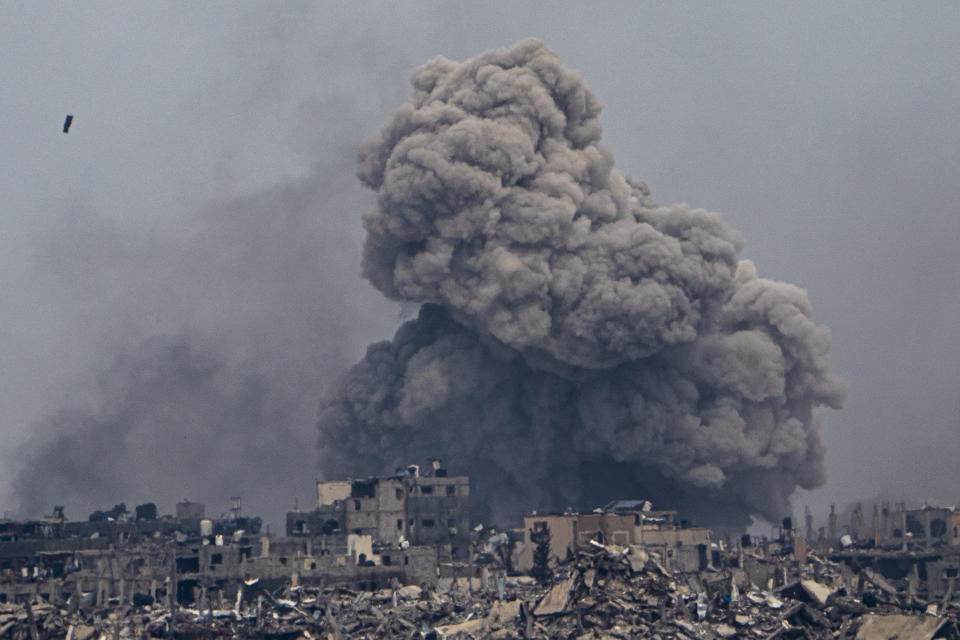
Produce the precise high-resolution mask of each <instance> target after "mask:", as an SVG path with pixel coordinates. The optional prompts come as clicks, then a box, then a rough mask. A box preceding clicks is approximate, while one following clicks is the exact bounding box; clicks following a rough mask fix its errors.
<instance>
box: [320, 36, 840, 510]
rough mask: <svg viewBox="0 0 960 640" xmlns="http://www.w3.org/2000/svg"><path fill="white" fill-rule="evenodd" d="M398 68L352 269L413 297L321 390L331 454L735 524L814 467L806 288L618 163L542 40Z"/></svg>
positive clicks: (324, 438) (811, 479) (835, 400)
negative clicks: (440, 468)
mask: <svg viewBox="0 0 960 640" xmlns="http://www.w3.org/2000/svg"><path fill="white" fill-rule="evenodd" d="M412 85H413V95H412V97H411V98H410V100H409V101H408V102H407V103H406V104H404V105H402V106H401V107H400V108H399V109H398V110H397V111H396V112H395V113H394V114H393V115H392V117H391V118H390V120H389V121H388V122H387V124H386V125H385V126H384V127H383V129H382V130H381V132H380V133H379V134H378V135H376V136H374V137H372V138H370V139H368V140H366V141H365V142H364V143H363V145H362V146H361V148H360V152H359V156H358V169H357V174H358V177H359V178H360V180H361V181H362V182H363V183H364V184H365V185H366V186H368V187H369V188H371V189H372V190H373V191H374V192H375V193H376V199H375V202H374V203H373V205H372V206H371V207H370V208H369V209H368V210H367V211H366V212H365V213H364V215H363V222H364V227H365V229H366V232H367V236H366V241H365V245H364V253H363V272H364V275H365V277H366V278H367V279H368V280H369V281H370V282H371V283H372V284H373V285H374V286H375V287H377V289H379V290H380V291H381V292H382V293H383V294H384V295H386V296H387V297H389V298H392V299H396V300H402V301H406V302H414V303H423V307H422V308H421V312H420V315H419V317H418V318H417V319H415V320H412V321H410V322H408V323H407V324H405V325H404V326H403V327H401V329H400V330H399V331H398V332H397V334H396V335H395V336H394V338H393V340H391V341H388V342H382V343H377V344H375V345H372V346H371V347H370V348H369V349H368V352H367V355H366V357H365V358H364V359H363V360H362V361H361V362H360V363H359V364H357V365H356V366H355V367H353V368H352V369H351V370H350V371H349V372H348V373H347V374H346V376H345V377H344V378H343V380H342V381H341V383H340V384H339V386H337V387H336V388H335V389H333V390H332V391H331V393H330V394H329V395H328V397H327V398H326V399H325V401H324V403H323V406H322V408H321V411H320V418H319V429H320V452H321V469H322V471H323V472H324V473H325V474H326V475H328V476H330V477H336V476H339V475H342V474H349V473H369V472H371V471H373V470H378V469H380V470H382V469H383V468H393V467H394V466H399V465H401V464H403V463H406V462H407V461H409V460H411V459H420V458H422V457H423V456H424V455H437V456H440V457H442V458H445V459H447V460H449V462H450V464H451V467H453V468H454V469H460V470H463V471H466V472H467V473H469V474H470V475H471V476H473V484H474V488H475V491H474V494H475V496H476V499H475V500H474V509H475V511H476V512H477V515H480V516H482V517H491V516H492V517H495V518H507V517H515V516H516V515H518V514H519V512H520V511H523V510H529V509H530V508H545V507H553V508H558V507H563V506H565V505H567V504H577V505H579V506H588V504H589V503H592V504H596V503H599V502H602V501H604V500H605V499H607V498H610V497H645V498H647V497H649V498H652V499H654V500H656V501H657V502H658V503H659V504H662V505H664V506H666V505H676V506H678V507H680V508H685V509H687V510H688V511H690V512H691V515H693V516H695V517H697V518H698V519H699V520H700V521H702V522H705V523H709V524H715V525H716V524H725V525H731V526H738V525H741V524H744V523H746V522H748V521H749V516H750V515H751V514H759V515H762V516H765V517H767V518H771V519H772V518H778V517H779V516H780V515H781V514H782V513H785V512H786V511H785V510H786V509H787V508H788V502H789V497H790V495H791V494H792V493H793V491H794V490H795V489H796V488H798V487H803V488H813V487H816V486H819V485H820V484H822V483H823V482H824V480H825V472H824V464H823V456H824V447H823V444H822V442H821V438H820V435H819V431H818V423H817V417H816V408H817V407H819V406H827V407H831V408H839V407H840V406H841V404H842V402H843V399H844V396H845V385H844V383H843V382H842V380H840V379H839V378H838V376H837V375H835V374H834V373H833V372H832V371H831V367H830V359H829V352H830V333H829V330H828V329H827V328H826V327H823V326H821V325H817V324H816V323H814V322H813V320H812V307H811V305H810V302H809V300H808V298H807V296H806V293H805V292H804V291H803V290H802V289H800V288H798V287H796V286H793V285H790V284H786V283H780V282H773V281H770V280H766V279H763V278H761V277H759V276H758V275H757V273H756V269H755V268H754V266H753V264H752V263H750V262H749V261H747V260H741V259H740V257H739V254H740V251H741V250H742V248H743V240H742V239H741V237H740V236H739V234H738V233H737V232H736V231H734V230H733V229H731V228H730V227H728V226H727V225H726V224H725V223H724V222H723V220H722V219H721V218H720V217H719V216H718V215H717V214H714V213H711V212H709V211H706V210H703V209H696V208H691V207H689V206H687V205H684V204H675V205H661V204H658V203H657V202H656V201H655V200H654V199H653V197H652V196H651V193H650V190H649V189H648V188H647V186H646V185H645V184H644V183H642V182H640V181H638V180H634V179H632V178H631V177H630V176H629V175H627V174H626V173H624V172H622V171H620V170H618V169H617V168H615V166H614V156H613V152H612V151H611V150H609V149H608V148H606V147H604V146H602V145H601V134H602V131H601V128H600V124H599V115H600V110H601V109H600V105H599V103H598V101H597V99H596V98H595V97H594V96H593V94H592V93H591V92H590V90H589V88H588V87H587V86H586V84H585V83H584V81H583V79H582V78H581V77H580V76H579V75H578V74H577V73H575V72H572V71H570V70H568V69H566V68H565V67H564V66H563V64H562V62H561V61H560V59H559V58H558V57H557V56H556V55H555V54H554V53H553V52H552V51H551V50H550V49H549V48H547V47H546V46H545V45H544V44H543V43H542V42H540V41H538V40H525V41H522V42H519V43H517V44H516V45H514V46H512V47H508V48H504V49H498V50H495V51H488V52H486V53H483V54H481V55H479V56H477V57H475V58H472V59H470V60H467V61H465V62H463V63H456V62H453V61H451V60H448V59H446V58H442V57H438V58H435V59H433V60H431V61H429V62H428V63H426V64H425V65H423V66H422V67H420V68H419V69H418V70H416V71H415V72H414V74H413V77H412ZM507 496H510V497H507ZM589 506H592V505H589Z"/></svg>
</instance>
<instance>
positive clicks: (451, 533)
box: [287, 464, 470, 564]
mask: <svg viewBox="0 0 960 640" xmlns="http://www.w3.org/2000/svg"><path fill="white" fill-rule="evenodd" d="M287 535H288V536H295V537H305V538H310V539H311V540H313V543H314V544H315V545H317V546H318V547H319V548H320V549H323V550H328V551H329V552H333V553H337V552H339V551H342V550H344V549H347V548H348V547H350V545H351V543H353V544H357V545H365V547H366V548H367V549H368V550H367V551H366V553H365V554H364V555H365V559H366V560H367V561H370V562H373V563H375V564H381V563H386V564H389V563H390V562H391V559H390V553H386V554H384V553H382V550H388V551H389V550H392V549H396V548H398V547H406V546H429V547H434V548H436V549H437V550H438V553H439V554H440V560H441V561H444V562H450V561H467V560H469V559H470V480H469V479H468V478H467V477H466V476H448V475H447V472H446V470H445V469H443V468H442V467H440V466H439V464H436V465H435V466H434V468H433V470H432V472H430V473H421V472H420V468H419V467H418V466H416V465H411V466H410V467H408V468H406V469H403V470H399V471H398V472H397V474H395V475H393V476H388V477H375V478H364V479H357V480H345V481H336V482H317V508H316V509H315V510H314V511H311V512H300V511H295V512H291V513H288V514H287Z"/></svg>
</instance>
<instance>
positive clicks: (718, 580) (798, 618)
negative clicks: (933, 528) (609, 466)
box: [0, 544, 960, 640]
mask: <svg viewBox="0 0 960 640" xmlns="http://www.w3.org/2000/svg"><path fill="white" fill-rule="evenodd" d="M552 573H553V575H552V577H550V578H549V579H548V580H546V583H545V584H540V583H538V582H537V581H536V580H534V579H533V578H531V577H528V576H519V577H509V576H506V575H504V574H502V573H501V574H499V575H494V574H491V573H489V572H484V573H482V574H481V577H459V578H451V577H448V578H440V579H439V580H438V581H437V584H436V586H423V587H421V586H416V585H407V586H401V585H400V584H399V583H396V582H395V583H394V584H393V585H392V587H391V588H386V589H381V590H378V591H360V590H354V589H348V588H345V587H338V586H309V585H301V584H297V581H296V580H294V581H291V582H287V583H286V584H282V585H280V586H278V587H276V588H271V587H268V585H267V584H265V583H261V582H259V581H253V580H252V581H248V582H247V583H246V584H244V585H242V586H241V587H240V588H239V589H238V591H237V593H236V597H235V599H231V600H232V602H231V601H228V602H229V604H232V605H233V606H232V607H230V608H227V607H223V597H222V596H223V594H220V596H221V597H220V604H221V607H220V608H214V606H213V604H212V603H213V600H214V599H213V598H208V599H206V600H205V601H206V602H207V603H208V604H207V605H206V606H205V607H199V608H189V607H174V609H173V611H172V612H171V609H170V606H169V603H160V602H157V603H150V604H144V603H140V604H139V606H134V605H132V604H130V605H121V604H119V603H118V602H116V601H115V600H114V601H112V602H108V603H107V604H106V606H103V607H94V608H92V607H86V606H83V603H82V602H80V601H79V600H75V599H71V600H70V601H68V602H67V603H66V604H65V605H63V606H60V607H58V606H55V605H52V604H50V603H47V602H38V601H25V602H22V603H6V604H2V605H0V638H11V639H16V640H26V639H27V638H29V639H30V640H50V639H54V638H65V639H66V640H114V639H119V638H218V637H235V638H275V639H280V638H285V639H286V638H289V639H290V640H293V639H295V638H303V639H304V640H319V639H320V638H323V639H329V640H345V639H348V638H371V639H373V638H411V639H413V638H421V639H426V640H439V639H441V638H451V639H452V638H494V639H503V640H506V639H512V638H565V639H567V638H569V639H578V640H580V639H587V638H598V639H599V638H604V639H625V638H659V639H661V640H667V639H668V638H669V639H694V638H697V639H700V638H757V639H773V638H783V639H794V638H804V639H807V638H840V639H844V638H850V639H852V638H863V639H871V638H893V637H896V638H898V639H899V640H909V639H913V638H917V639H920V638H958V637H960V634H958V631H957V621H956V615H955V613H954V612H952V611H950V609H949V606H948V605H949V603H948V602H944V603H939V604H927V603H925V602H923V601H919V600H917V599H916V598H915V597H914V596H911V595H909V594H905V593H903V592H902V591H900V590H898V589H896V588H895V587H893V586H891V585H890V584H888V583H887V582H886V581H884V580H883V578H881V577H879V576H878V575H876V574H875V573H873V572H869V571H865V572H862V573H861V574H859V575H856V576H854V577H853V578H854V579H853V580H852V581H851V580H849V579H847V578H845V577H844V576H843V575H842V572H841V571H840V568H839V566H838V565H832V563H829V562H828V561H825V560H820V559H818V558H816V557H815V556H814V557H812V558H808V562H807V563H806V564H804V565H803V566H802V571H801V573H813V574H816V577H817V579H814V578H812V577H802V576H799V577H798V578H797V579H796V580H793V581H791V582H788V583H787V584H784V585H781V586H780V587H778V588H776V589H774V588H771V587H770V586H769V585H768V587H767V588H766V589H760V588H758V587H757V586H755V585H753V584H752V583H751V581H750V579H749V577H748V575H747V573H746V572H744V571H743V570H742V569H741V568H739V567H735V566H734V567H730V568H723V569H714V568H710V569H706V570H702V571H698V572H691V573H673V572H670V571H668V570H667V569H665V568H664V565H663V564H662V563H661V559H660V558H658V557H657V555H656V554H653V553H648V552H645V551H644V550H642V549H640V548H638V547H617V546H612V545H608V546H604V545H600V544H596V545H595V547H594V550H593V551H590V552H581V553H579V554H577V555H576V556H575V557H573V558H571V559H570V560H569V561H567V562H565V563H562V564H561V565H560V566H558V567H556V568H555V570H554V571H553V572H552ZM784 575H786V573H784ZM771 582H772V581H771ZM938 609H940V610H939V611H938ZM944 609H946V610H944Z"/></svg>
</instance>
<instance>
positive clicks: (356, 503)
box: [353, 500, 360, 511]
mask: <svg viewBox="0 0 960 640" xmlns="http://www.w3.org/2000/svg"><path fill="white" fill-rule="evenodd" d="M353 510H354V511H360V501H359V500H354V501H353Z"/></svg>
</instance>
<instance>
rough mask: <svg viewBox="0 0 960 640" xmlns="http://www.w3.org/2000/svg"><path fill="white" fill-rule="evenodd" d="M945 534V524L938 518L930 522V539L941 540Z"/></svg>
mask: <svg viewBox="0 0 960 640" xmlns="http://www.w3.org/2000/svg"><path fill="white" fill-rule="evenodd" d="M946 533H947V523H946V521H944V520H941V519H940V518H937V519H936V520H931V521H930V537H931V538H941V537H943V536H944V534H946Z"/></svg>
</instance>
